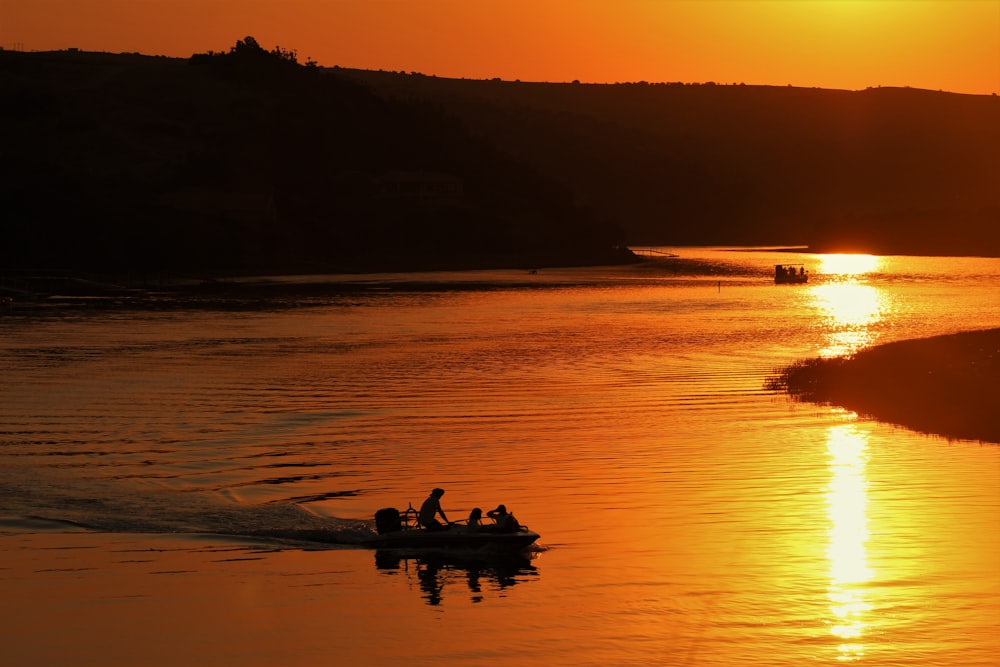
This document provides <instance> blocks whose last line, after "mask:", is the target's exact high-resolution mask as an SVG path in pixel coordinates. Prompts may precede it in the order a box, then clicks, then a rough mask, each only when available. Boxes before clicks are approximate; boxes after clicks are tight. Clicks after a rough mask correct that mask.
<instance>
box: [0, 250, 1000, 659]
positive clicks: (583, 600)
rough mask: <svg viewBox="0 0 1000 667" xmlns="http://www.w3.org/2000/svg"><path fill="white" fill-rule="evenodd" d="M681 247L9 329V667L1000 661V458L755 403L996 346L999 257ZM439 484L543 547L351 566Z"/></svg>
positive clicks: (816, 410) (4, 498) (22, 317)
mask: <svg viewBox="0 0 1000 667" xmlns="http://www.w3.org/2000/svg"><path fill="white" fill-rule="evenodd" d="M676 252H678V253H679V254H681V255H682V257H681V258H680V259H679V260H662V261H659V262H649V263H646V264H643V265H642V266H636V267H618V268H596V269H573V270H551V271H548V270H545V271H541V272H540V273H539V274H538V275H533V276H527V275H525V274H521V273H516V272H473V273H462V274H425V275H420V276H415V275H409V276H396V277H389V276H370V277H364V278H363V279H364V280H368V281H370V284H369V285H368V287H369V288H370V289H363V290H357V289H352V290H345V291H344V292H343V293H341V294H339V295H337V294H333V295H325V296H323V295H317V294H313V295H311V296H309V297H298V298H284V299H282V300H281V301H280V302H276V301H269V302H266V303H262V304H259V306H260V307H257V308H252V309H249V308H241V309H234V308H214V309H213V308H164V309H162V310H139V309H132V308H120V309H96V310H85V309H74V310H53V311H51V312H47V311H35V312H31V313H28V312H23V313H19V312H15V313H14V314H13V315H8V316H6V317H4V318H3V319H0V364H2V368H3V384H2V386H0V463H2V467H0V547H2V552H0V559H2V560H0V587H2V589H3V591H4V594H3V596H2V601H0V614H2V616H0V621H2V622H0V663H2V664H17V665H43V664H44V665H57V664H58V665H64V664H76V665H85V664H86V665H90V664H93V665H131V664H139V663H142V664H147V665H155V664H163V665H169V664H179V663H182V662H183V663H189V664H200V665H202V664H217V665H229V664H240V665H244V666H253V665H278V664H280V665H316V664H356V665H395V664H415V665H431V664H461V665H487V664H489V665H497V664H522V665H612V664H614V665H653V664H678V665H802V664H837V663H842V662H845V661H846V662H857V663H858V664H865V665H873V666H876V665H877V666H883V665H902V664H920V665H996V664H1000V658H998V656H1000V633H998V632H997V619H998V618H1000V530H998V528H1000V446H997V445H991V444H983V443H972V442H965V441H953V442H949V441H947V440H945V439H943V438H938V437H934V436H927V435H922V434H917V433H914V432H911V431H909V430H907V429H905V428H902V427H898V426H891V425H885V424H879V423H875V422H869V421H865V420H860V419H858V418H857V417H856V416H855V415H853V414H851V413H848V412H845V411H843V410H840V409H837V408H833V407H825V406H816V405H810V404H793V403H791V402H790V401H789V400H788V399H787V398H786V397H784V396H783V395H780V394H775V393H772V392H769V391H767V390H765V389H764V384H765V380H766V379H767V377H768V376H769V375H771V374H772V373H773V372H774V371H776V370H777V369H779V368H780V367H782V366H784V365H786V364H789V363H792V362H794V361H796V360H798V359H802V358H808V357H815V356H835V355H841V354H847V353H850V352H852V351H854V350H857V349H860V348H862V347H866V346H870V345H874V344H879V343H884V342H888V341H892V340H899V339H906V338H915V337H922V336H929V335H934V334H940V333H950V332H955V331H960V330H966V329H970V328H985V327H997V326H1000V299H998V298H997V295H998V293H1000V292H998V288H1000V260H996V259H970V258H903V257H866V256H860V257H858V256H854V257H848V256H818V255H804V254H795V253H792V254H788V253H774V252H767V251H760V250H756V251H745V250H723V249H682V250H678V251H676ZM692 259H697V260H705V261H706V262H707V264H706V265H699V266H696V265H695V264H693V263H692V264H690V266H689V265H688V264H686V263H685V262H687V261H688V260H692ZM779 261H789V262H793V261H801V262H805V264H806V265H807V266H808V267H809V268H810V270H811V271H812V274H813V275H812V279H811V281H810V283H809V284H808V285H805V286H776V285H773V284H772V283H771V279H770V277H771V266H772V265H773V264H774V263H775V262H779ZM678 267H680V268H678ZM330 280H332V281H336V280H347V279H345V278H331V279H330ZM351 280H357V277H355V278H353V279H351ZM403 280H406V281H414V280H419V281H421V282H422V284H423V285H424V286H423V287H421V288H419V289H416V288H414V287H413V285H412V284H411V285H409V286H407V288H406V289H400V288H399V287H400V286H399V285H398V284H396V283H399V282H400V281H403ZM484 284H486V285H489V286H490V289H482V286H483V285H484ZM472 287H475V289H473V288H472ZM942 409H945V408H942ZM434 486H442V487H444V488H445V489H447V493H446V495H445V496H444V498H443V504H444V507H445V509H446V511H448V513H449V516H450V517H451V518H461V517H464V516H465V515H466V514H467V513H468V511H469V510H470V509H471V508H472V507H474V506H479V507H482V508H483V509H489V508H492V507H494V506H495V505H496V504H497V503H501V502H502V503H505V504H506V505H507V506H508V507H509V508H511V509H512V510H513V511H514V512H515V513H516V514H517V516H518V518H519V519H520V520H521V521H522V522H523V523H526V524H528V525H529V526H530V527H531V528H532V529H534V530H536V531H538V532H539V533H541V535H542V538H541V540H540V542H539V547H540V549H539V550H538V551H537V552H535V553H533V554H531V558H530V559H528V558H525V559H520V560H511V561H503V562H494V561H490V562H476V561H473V562H469V561H467V560H462V559H458V558H452V559H445V560H441V559H435V558H419V559H418V558H399V557H395V558H394V557H392V555H391V554H389V555H387V554H381V553H375V552H373V551H370V550H367V549H363V548H360V547H357V546H354V545H352V544H351V543H352V542H356V539H357V537H358V536H359V535H361V534H363V532H364V531H365V530H367V529H368V523H370V521H369V520H370V519H371V517H372V515H373V514H374V512H375V510H377V509H379V508H381V507H385V506H396V507H399V508H405V507H406V505H407V503H411V502H412V503H413V504H414V505H416V504H418V503H419V502H421V501H422V500H423V498H424V497H425V496H426V495H427V492H428V491H429V490H430V489H431V488H432V487H434ZM68 522H72V523H68ZM314 529H321V530H323V531H325V532H326V534H328V535H329V536H330V537H331V539H335V540H337V541H339V542H342V544H320V543H316V542H302V541H289V540H290V539H291V538H296V537H299V538H301V536H302V535H305V534H306V533H302V532H300V531H304V530H314ZM248 536H249V537H248ZM53 637H58V638H60V640H59V641H53Z"/></svg>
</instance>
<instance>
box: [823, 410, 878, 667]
mask: <svg viewBox="0 0 1000 667" xmlns="http://www.w3.org/2000/svg"><path fill="white" fill-rule="evenodd" d="M866 449H867V441H866V438H865V436H864V434H862V433H861V432H859V431H857V430H855V428H854V426H853V425H850V424H847V425H842V426H835V427H833V428H831V429H830V432H829V433H828V438H827V451H828V453H829V457H830V458H829V463H828V465H829V469H830V485H829V487H828V488H827V493H826V500H827V511H828V516H829V520H830V531H829V537H830V540H829V543H828V545H827V558H828V559H829V563H830V585H829V589H828V597H829V600H830V613H831V619H830V633H831V634H832V635H833V636H834V637H836V638H837V639H838V640H839V641H840V642H841V643H840V644H839V645H838V653H839V655H838V658H839V659H840V660H842V661H844V660H857V659H860V658H861V657H862V656H863V655H864V644H863V637H864V633H865V628H866V627H867V625H868V624H867V622H866V619H865V617H866V615H867V614H868V613H869V612H870V611H871V610H872V607H871V604H869V602H868V601H867V600H866V597H867V595H866V591H865V588H866V584H867V583H868V582H869V581H870V580H871V579H872V576H873V573H872V571H871V569H870V568H869V567H868V562H867V561H868V556H867V548H866V543H867V542H868V537H869V533H868V512H867V507H868V479H867V475H866V472H865V468H866V463H867V459H868V456H867V453H866Z"/></svg>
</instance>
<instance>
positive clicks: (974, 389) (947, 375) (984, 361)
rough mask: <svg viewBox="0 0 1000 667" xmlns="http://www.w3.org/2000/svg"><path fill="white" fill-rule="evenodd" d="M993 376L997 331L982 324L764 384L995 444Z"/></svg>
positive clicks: (802, 367) (999, 420)
mask: <svg viewBox="0 0 1000 667" xmlns="http://www.w3.org/2000/svg"><path fill="white" fill-rule="evenodd" d="M998 380H1000V329H985V330H978V331H968V332H963V333H958V334H952V335H945V336H934V337H932V338H923V339H918V340H909V341H901V342H896V343H889V344H886V345H880V346H877V347H874V348H870V349H867V350H863V351H861V352H858V353H857V354H856V355H854V356H852V357H844V358H836V359H812V360H808V361H803V362H800V363H798V364H795V365H793V366H791V367H789V368H786V369H784V370H783V371H782V372H781V373H780V374H779V375H778V376H776V377H774V378H771V380H770V381H769V386H770V387H771V388H774V389H785V390H787V391H788V392H789V393H790V394H791V395H792V396H793V397H795V399H797V400H801V401H810V402H814V403H824V404H832V405H839V406H842V407H844V408H847V409H849V410H853V411H854V412H857V413H858V414H860V415H864V416H867V417H872V418H874V419H878V420H879V421H884V422H889V423H893V424H899V425H901V426H905V427H907V428H910V429H913V430H916V431H921V432H924V433H933V434H937V435H942V436H945V437H947V438H960V439H966V440H979V441H983V442H993V443H1000V392H998V391H997V386H998Z"/></svg>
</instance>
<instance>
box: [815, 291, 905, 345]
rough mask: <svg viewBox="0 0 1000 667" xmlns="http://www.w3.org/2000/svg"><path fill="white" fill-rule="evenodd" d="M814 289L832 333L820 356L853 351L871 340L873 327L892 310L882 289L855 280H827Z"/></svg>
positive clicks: (822, 313)
mask: <svg viewBox="0 0 1000 667" xmlns="http://www.w3.org/2000/svg"><path fill="white" fill-rule="evenodd" d="M811 291H812V295H813V298H814V299H815V300H816V302H817V306H818V308H819V311H820V314H821V315H823V316H825V317H826V318H827V320H828V321H829V326H828V327H827V329H828V330H829V331H830V332H831V333H830V334H829V339H830V340H829V343H828V345H827V346H826V347H825V348H824V349H823V350H821V351H820V356H824V357H834V356H841V355H845V354H851V353H853V352H856V351H857V350H859V349H861V348H863V347H865V346H867V345H869V344H870V343H871V340H872V334H871V330H870V329H871V327H872V326H873V325H874V324H877V323H878V322H879V321H880V320H881V319H882V318H883V316H884V314H885V312H886V310H888V306H887V301H888V299H887V298H886V295H885V293H884V292H883V291H882V290H881V289H879V288H877V287H873V286H871V285H864V284H861V283H857V282H853V281H851V282H832V283H823V284H820V285H816V286H814V287H813V288H812V290H811Z"/></svg>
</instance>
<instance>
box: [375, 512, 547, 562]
mask: <svg viewBox="0 0 1000 667" xmlns="http://www.w3.org/2000/svg"><path fill="white" fill-rule="evenodd" d="M416 516H417V512H416V510H414V509H413V508H412V507H410V508H409V509H407V510H406V511H405V512H403V513H402V514H400V512H399V510H397V509H395V508H394V507H387V508H385V509H380V510H379V511H378V512H376V513H375V528H376V531H377V534H376V535H374V536H372V537H370V538H367V539H366V540H365V541H364V544H365V545H366V546H370V547H375V548H378V549H464V550H486V551H492V552H497V551H519V550H521V549H524V548H526V547H528V546H529V545H531V544H532V543H534V542H535V540H537V539H538V538H539V537H540V535H539V534H538V533H536V532H535V531H533V530H530V529H529V528H528V527H527V526H520V527H519V528H518V529H517V530H515V531H503V530H500V529H499V528H498V527H497V526H468V525H465V524H461V523H452V524H451V525H448V526H444V527H442V528H441V529H439V530H428V529H426V528H424V527H422V526H420V525H419V524H418V523H417V521H416Z"/></svg>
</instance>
